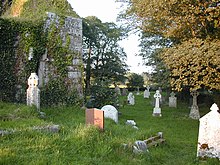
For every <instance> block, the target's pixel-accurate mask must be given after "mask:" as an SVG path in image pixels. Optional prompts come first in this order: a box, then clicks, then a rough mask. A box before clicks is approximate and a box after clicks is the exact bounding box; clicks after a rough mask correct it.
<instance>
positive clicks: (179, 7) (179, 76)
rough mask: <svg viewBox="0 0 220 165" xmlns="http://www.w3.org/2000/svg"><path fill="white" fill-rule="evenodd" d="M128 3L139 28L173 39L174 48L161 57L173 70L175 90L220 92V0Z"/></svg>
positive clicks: (155, 0) (129, 0) (163, 53)
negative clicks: (211, 90) (202, 89)
mask: <svg viewBox="0 0 220 165" xmlns="http://www.w3.org/2000/svg"><path fill="white" fill-rule="evenodd" d="M127 2H128V4H129V5H128V9H127V10H126V15H127V16H129V18H132V19H130V20H131V21H133V20H136V22H137V23H136V26H137V27H140V28H141V29H142V30H143V31H144V32H145V33H150V34H154V35H160V36H162V37H165V38H169V39H171V40H172V47H170V48H168V49H166V50H165V51H162V52H161V53H160V56H159V57H160V58H161V59H162V60H163V62H165V64H166V66H167V68H168V69H170V72H171V78H172V83H171V85H172V86H173V87H174V89H176V90H182V88H183V87H185V86H189V87H190V88H191V90H195V89H199V88H202V87H207V88H211V89H213V88H214V89H220V87H219V85H218V82H219V77H218V76H217V75H218V74H219V71H220V70H219V65H220V64H216V61H218V60H217V59H218V58H219V48H218V47H217V46H216V45H219V40H220V2H219V0H193V1H192V0H184V1H178V0H168V1H167V0H153V1H150V0H128V1H127ZM210 59H212V60H210ZM213 69H214V70H213ZM191 73H192V74H191ZM210 76H211V77H210ZM204 77H206V78H204ZM210 84H211V85H210Z"/></svg>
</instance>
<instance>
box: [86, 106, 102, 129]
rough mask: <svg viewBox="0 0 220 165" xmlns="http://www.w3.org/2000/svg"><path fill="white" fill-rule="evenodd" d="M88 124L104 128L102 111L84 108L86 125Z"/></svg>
mask: <svg viewBox="0 0 220 165" xmlns="http://www.w3.org/2000/svg"><path fill="white" fill-rule="evenodd" d="M89 124H90V125H95V126H98V128H99V129H100V130H104V111H103V110H100V109H96V108H91V109H86V125H89Z"/></svg>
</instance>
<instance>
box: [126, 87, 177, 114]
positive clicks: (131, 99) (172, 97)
mask: <svg viewBox="0 0 220 165" xmlns="http://www.w3.org/2000/svg"><path fill="white" fill-rule="evenodd" d="M149 89H150V88H148V90H147V91H146V92H144V96H147V97H144V98H149V96H150V92H149ZM161 97H162V96H161V94H160V90H157V91H156V93H155V94H154V98H155V107H154V110H153V116H161V108H160V102H161ZM127 101H128V104H129V105H134V104H135V97H134V95H133V93H132V92H130V93H129V94H128V96H127ZM176 105H177V98H176V97H175V93H174V92H172V93H171V94H170V97H169V107H176Z"/></svg>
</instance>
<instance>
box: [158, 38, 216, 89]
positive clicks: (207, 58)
mask: <svg viewBox="0 0 220 165" xmlns="http://www.w3.org/2000/svg"><path fill="white" fill-rule="evenodd" d="M219 45H220V40H213V41H210V40H208V39H207V40H202V39H198V38H197V39H191V40H189V41H185V42H183V43H182V44H181V45H178V46H176V47H172V48H170V49H168V50H167V51H166V54H164V55H163V56H162V58H163V59H164V61H165V63H166V64H167V66H168V67H169V69H170V70H171V85H172V86H174V87H175V89H176V90H182V88H183V87H184V86H189V87H191V89H194V90H196V89H200V88H204V87H206V88H209V89H218V90H219V89H220V85H219V84H220V78H219V77H220V60H219V57H220V47H219ZM171 54H172V56H171Z"/></svg>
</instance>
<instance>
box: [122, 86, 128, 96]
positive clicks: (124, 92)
mask: <svg viewBox="0 0 220 165" xmlns="http://www.w3.org/2000/svg"><path fill="white" fill-rule="evenodd" d="M127 94H128V89H126V88H122V96H126V95H127Z"/></svg>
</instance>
